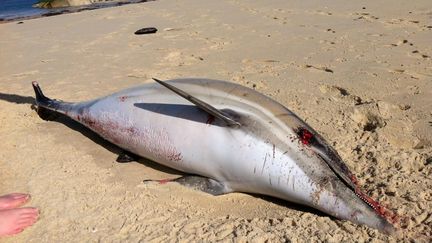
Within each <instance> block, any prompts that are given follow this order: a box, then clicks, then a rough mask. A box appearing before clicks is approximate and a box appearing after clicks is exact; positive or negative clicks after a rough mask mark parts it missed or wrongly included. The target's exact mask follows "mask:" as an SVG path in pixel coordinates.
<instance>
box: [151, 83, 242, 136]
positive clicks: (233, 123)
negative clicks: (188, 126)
mask: <svg viewBox="0 0 432 243" xmlns="http://www.w3.org/2000/svg"><path fill="white" fill-rule="evenodd" d="M153 80H154V81H156V82H158V83H159V84H161V85H162V86H164V87H166V88H167V89H169V90H171V91H172V92H174V93H176V94H178V95H180V96H181V97H183V98H185V99H187V100H188V101H190V102H191V103H193V104H195V105H196V106H197V107H198V108H200V109H201V110H203V111H205V112H207V113H208V114H210V115H212V116H214V117H216V118H219V119H220V120H222V121H224V122H225V123H226V124H227V125H228V126H229V127H239V126H241V124H240V123H239V122H237V121H235V120H234V119H232V118H231V117H229V116H228V115H227V114H225V113H224V112H222V111H220V110H218V109H216V108H215V107H213V106H211V105H209V104H208V103H206V102H204V101H202V100H200V99H198V98H196V97H194V96H192V95H190V94H188V93H186V92H185V91H183V90H181V89H179V88H176V87H174V86H172V85H171V84H168V83H166V82H164V81H162V80H159V79H156V78H153Z"/></svg>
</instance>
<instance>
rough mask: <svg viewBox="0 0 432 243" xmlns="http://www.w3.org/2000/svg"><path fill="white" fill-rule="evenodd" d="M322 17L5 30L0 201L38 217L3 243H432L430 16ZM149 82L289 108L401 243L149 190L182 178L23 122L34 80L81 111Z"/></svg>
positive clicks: (272, 209) (70, 132)
mask: <svg viewBox="0 0 432 243" xmlns="http://www.w3.org/2000/svg"><path fill="white" fill-rule="evenodd" d="M321 3H322V2H321V1H313V0H308V1H295V2H290V3H287V2H286V1H276V0H272V1H260V2H255V1H254V2H252V1H250V2H245V1H235V0H232V1H211V2H210V1H209V2H207V1H206V2H204V1H198V0H187V1H165V0H161V1H156V2H148V3H143V4H133V5H126V6H121V7H116V8H106V9H98V10H94V11H85V12H80V13H72V14H67V15H60V16H53V17H47V18H39V19H32V20H26V21H24V23H23V24H17V23H16V22H11V23H5V24H1V25H0V33H1V38H0V53H1V54H0V124H1V125H0V137H1V138H2V139H1V140H0V148H1V153H0V178H1V180H0V193H1V194H5V193H8V192H14V191H20V192H29V193H31V194H32V196H33V199H32V202H31V203H30V205H32V206H37V207H39V208H40V209H41V218H40V220H39V222H38V223H36V224H35V225H34V226H32V227H31V228H29V229H27V230H25V231H24V232H23V233H21V234H20V235H18V236H15V237H10V238H5V239H2V240H1V241H2V242H63V241H66V242H76V241H78V242H95V241H103V242H125V241H127V242H138V241H143V242H161V241H163V242H166V241H170V242H171V241H182V242H189V241H203V240H206V241H217V240H222V241H233V240H236V241H239V242H246V241H255V242H262V241H264V240H270V241H272V242H273V241H274V242H276V241H285V240H290V241H293V242H311V241H328V242H342V241H344V242H345V241H360V242H362V241H372V242H382V241H384V242H387V241H390V242H396V241H400V240H404V241H418V242H428V241H430V240H431V232H432V216H431V211H430V208H432V190H431V188H432V180H431V176H432V173H431V172H432V82H431V80H432V68H431V67H432V60H431V56H432V48H431V45H430V40H431V39H432V22H431V16H432V11H431V9H432V8H431V3H430V1H429V0H423V1H416V2H406V1H388V0H386V1H380V3H379V4H378V3H375V1H367V2H366V3H346V2H345V1H332V2H331V3H329V2H326V5H325V6H324V5H320V4H321ZM144 27H156V28H158V30H159V31H158V32H157V33H155V34H151V35H140V36H138V35H134V32H135V31H136V30H138V29H141V28H144ZM151 77H157V78H159V79H173V78H181V77H206V78H214V79H223V80H230V81H232V82H236V83H239V84H242V85H245V86H248V87H252V88H255V89H256V90H258V91H260V92H262V93H264V94H266V95H268V96H270V97H272V98H273V99H275V100H277V101H279V102H280V103H282V104H284V105H285V106H287V107H289V108H290V109H291V110H293V111H294V112H296V113H297V114H298V115H299V116H300V117H302V118H303V119H304V120H306V121H307V122H308V123H309V124H310V125H311V126H312V127H314V128H315V129H316V130H317V131H319V132H320V133H321V134H322V135H323V136H324V137H325V138H326V139H327V140H328V141H329V142H330V143H331V144H332V145H333V146H334V147H335V148H336V150H337V151H338V152H339V153H340V155H341V156H342V157H343V159H344V160H345V161H346V163H347V164H348V165H349V167H350V168H351V169H352V171H353V172H354V173H355V174H356V175H357V177H358V178H359V183H360V184H361V185H362V186H363V187H364V189H365V191H366V192H367V193H368V194H370V195H371V196H372V197H373V198H375V199H377V200H378V201H380V202H382V203H383V204H384V205H387V206H388V208H389V209H391V210H394V211H395V212H396V213H397V214H398V215H400V217H401V222H400V225H399V227H400V228H401V232H402V233H401V236H400V237H401V239H397V238H395V237H389V236H387V235H384V234H381V233H379V232H378V231H377V230H374V229H371V228H368V227H366V226H358V225H354V224H352V223H350V222H346V221H339V220H335V219H333V218H330V217H328V216H326V215H323V214H320V213H317V212H316V211H313V210H311V209H308V208H306V207H303V206H298V205H293V204H291V203H288V202H284V201H279V200H273V199H269V198H261V197H257V196H252V195H247V194H242V193H233V194H229V195H224V196H218V197H214V196H210V195H207V194H204V193H201V192H196V191H192V190H189V189H187V188H183V187H181V186H178V185H170V184H165V185H145V184H143V183H142V181H143V180H145V179H165V178H173V177H176V176H177V173H176V172H174V171H172V170H169V169H166V168H162V167H160V166H158V165H156V164H154V163H151V162H149V161H146V160H144V159H143V160H141V161H140V162H139V163H137V162H133V163H127V164H119V163H116V162H115V159H116V157H117V154H118V152H119V149H118V148H116V147H114V146H112V145H110V144H109V143H107V142H105V141H104V140H102V139H100V138H99V137H97V136H96V135H94V134H93V133H92V132H90V131H88V130H87V129H85V128H83V127H82V126H80V125H77V124H76V123H74V122H72V121H70V120H67V119H60V120H58V121H54V122H47V121H43V120H41V119H40V118H39V117H38V115H37V114H36V113H35V111H34V110H32V104H33V103H34V99H33V96H34V94H33V90H32V87H31V81H33V80H37V81H39V83H40V84H41V86H42V88H43V89H44V92H45V93H46V95H47V96H49V97H52V98H56V99H62V100H66V101H83V100H89V99H92V98H95V97H100V96H102V95H107V94H110V93H112V92H114V91H118V90H121V89H123V88H126V87H130V86H133V85H138V84H142V83H145V82H151V80H150V78H151Z"/></svg>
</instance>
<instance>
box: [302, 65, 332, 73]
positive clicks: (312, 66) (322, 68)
mask: <svg viewBox="0 0 432 243" xmlns="http://www.w3.org/2000/svg"><path fill="white" fill-rule="evenodd" d="M304 68H306V69H312V70H318V71H324V72H327V73H333V70H332V69H330V68H328V67H325V66H314V65H310V64H306V65H304Z"/></svg>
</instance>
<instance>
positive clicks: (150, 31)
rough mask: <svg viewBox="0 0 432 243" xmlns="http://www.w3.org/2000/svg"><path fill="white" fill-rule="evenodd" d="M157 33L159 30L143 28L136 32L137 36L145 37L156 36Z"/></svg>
mask: <svg viewBox="0 0 432 243" xmlns="http://www.w3.org/2000/svg"><path fill="white" fill-rule="evenodd" d="M156 32H157V29H156V28H154V27H148V28H142V29H139V30H137V31H135V35H145V34H154V33H156Z"/></svg>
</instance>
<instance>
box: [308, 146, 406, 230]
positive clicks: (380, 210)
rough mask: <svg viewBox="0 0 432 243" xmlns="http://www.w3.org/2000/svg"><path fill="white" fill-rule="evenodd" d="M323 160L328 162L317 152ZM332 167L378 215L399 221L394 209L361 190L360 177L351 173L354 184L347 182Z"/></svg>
mask: <svg viewBox="0 0 432 243" xmlns="http://www.w3.org/2000/svg"><path fill="white" fill-rule="evenodd" d="M316 154H317V155H318V156H319V157H320V158H321V159H322V160H324V161H325V162H326V163H327V164H328V162H327V159H326V158H325V157H324V156H322V155H321V154H319V153H316ZM329 167H330V169H331V170H332V171H333V172H334V173H335V174H336V176H337V177H338V178H339V179H340V180H341V181H342V182H343V183H344V184H345V185H346V186H347V187H348V188H349V189H350V190H351V191H352V192H354V194H355V195H356V196H357V197H358V198H360V199H361V200H362V201H363V202H365V203H366V204H367V205H369V207H371V208H372V209H373V210H374V211H375V213H376V214H377V215H379V216H380V217H381V218H383V219H385V220H386V221H388V222H389V223H391V224H396V223H398V222H399V216H398V215H397V214H396V213H394V212H393V211H391V210H389V209H387V208H386V207H384V206H383V205H381V204H380V203H379V202H378V201H376V200H374V199H372V198H371V197H370V196H368V195H367V194H366V193H364V192H363V191H362V190H361V187H360V185H359V182H358V179H357V177H356V176H355V175H350V178H349V179H350V180H351V182H352V183H353V185H351V184H349V183H347V182H346V181H345V180H344V179H343V178H342V177H341V176H340V175H339V173H337V171H335V169H334V168H333V167H332V166H329Z"/></svg>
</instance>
